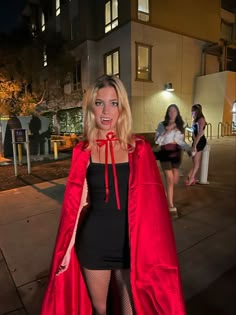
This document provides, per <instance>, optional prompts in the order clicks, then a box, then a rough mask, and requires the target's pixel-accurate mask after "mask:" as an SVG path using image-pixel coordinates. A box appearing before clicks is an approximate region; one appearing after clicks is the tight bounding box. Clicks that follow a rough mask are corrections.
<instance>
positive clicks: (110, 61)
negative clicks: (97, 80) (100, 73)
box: [105, 50, 120, 77]
mask: <svg viewBox="0 0 236 315" xmlns="http://www.w3.org/2000/svg"><path fill="white" fill-rule="evenodd" d="M119 64H120V62H119V50H116V51H113V52H112V53H109V54H107V55H105V73H106V74H108V75H112V74H113V75H116V76H118V77H119V73H120V65H119Z"/></svg>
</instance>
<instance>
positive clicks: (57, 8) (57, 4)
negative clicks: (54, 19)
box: [56, 0, 61, 16]
mask: <svg viewBox="0 0 236 315" xmlns="http://www.w3.org/2000/svg"><path fill="white" fill-rule="evenodd" d="M60 13H61V6H60V0H56V16H58V15H59V14H60Z"/></svg>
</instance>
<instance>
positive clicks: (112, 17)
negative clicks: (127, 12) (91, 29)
mask: <svg viewBox="0 0 236 315" xmlns="http://www.w3.org/2000/svg"><path fill="white" fill-rule="evenodd" d="M117 26H118V0H111V1H107V2H106V5H105V33H108V32H110V31H111V30H112V29H113V28H115V27H117Z"/></svg>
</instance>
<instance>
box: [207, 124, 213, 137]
mask: <svg viewBox="0 0 236 315" xmlns="http://www.w3.org/2000/svg"><path fill="white" fill-rule="evenodd" d="M209 132H210V139H211V140H212V124H211V123H207V124H206V137H207V138H209Z"/></svg>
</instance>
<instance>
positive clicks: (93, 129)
mask: <svg viewBox="0 0 236 315" xmlns="http://www.w3.org/2000/svg"><path fill="white" fill-rule="evenodd" d="M104 87H113V88H114V89H115V91H116V94H117V98H118V111H119V117H118V120H117V126H116V136H117V137H118V138H119V140H120V143H121V145H122V147H123V148H126V149H127V148H128V145H129V144H130V145H131V146H134V139H133V137H132V133H131V128H132V116H131V110H130V105H129V100H128V95H127V92H126V89H125V87H124V85H123V83H122V81H121V80H120V79H119V78H118V77H116V76H114V75H102V76H101V77H99V78H98V79H97V80H96V81H95V82H94V84H93V85H91V86H90V88H89V89H88V90H87V92H86V94H85V96H84V99H83V111H84V138H85V140H87V141H88V143H89V148H91V147H92V146H93V145H94V144H95V142H96V139H97V138H98V131H99V129H98V128H97V126H96V123H95V115H94V106H95V100H96V95H97V92H98V90H99V89H102V88H104Z"/></svg>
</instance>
